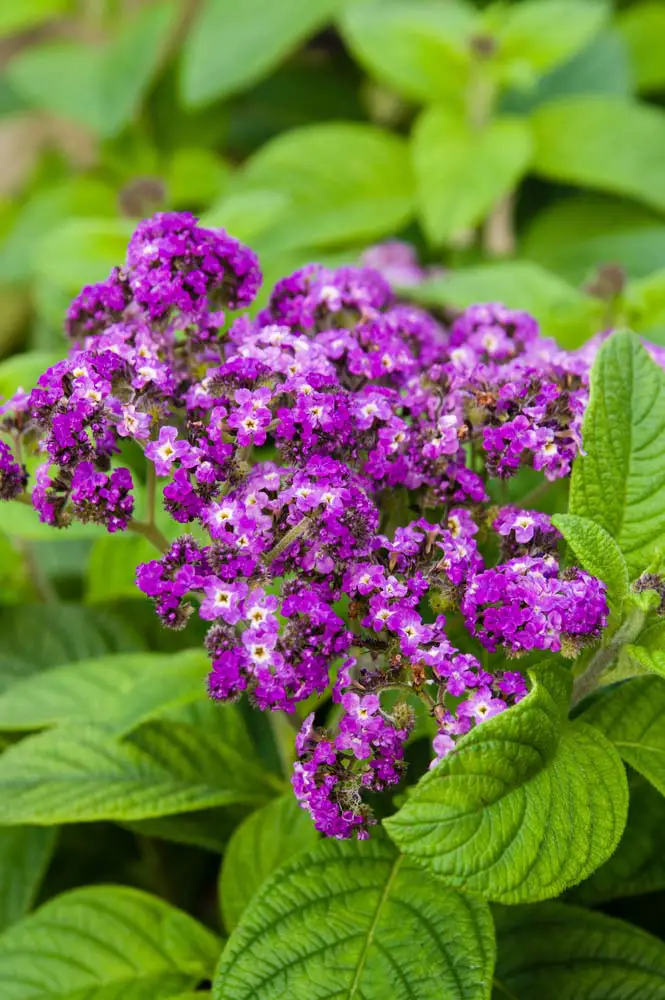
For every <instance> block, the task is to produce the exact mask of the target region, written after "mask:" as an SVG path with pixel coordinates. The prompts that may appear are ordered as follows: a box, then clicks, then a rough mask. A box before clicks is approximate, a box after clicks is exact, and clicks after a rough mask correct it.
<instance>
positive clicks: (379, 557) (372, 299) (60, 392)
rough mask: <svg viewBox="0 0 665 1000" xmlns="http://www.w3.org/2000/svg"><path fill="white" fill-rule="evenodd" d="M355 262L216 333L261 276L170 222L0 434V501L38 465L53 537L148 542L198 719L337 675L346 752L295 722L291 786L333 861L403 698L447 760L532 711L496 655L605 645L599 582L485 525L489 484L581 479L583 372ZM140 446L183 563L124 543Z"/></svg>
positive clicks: (388, 744)
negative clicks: (467, 737) (77, 523)
mask: <svg viewBox="0 0 665 1000" xmlns="http://www.w3.org/2000/svg"><path fill="white" fill-rule="evenodd" d="M398 250H399V252H398ZM365 259H366V262H369V261H374V263H376V264H379V265H380V266H379V270H376V269H374V268H372V267H369V266H361V267H342V268H338V269H336V270H334V269H330V268H325V267H322V266H320V265H316V264H313V265H310V266H308V267H305V268H302V269H301V270H299V271H297V272H296V273H294V274H292V275H289V276H287V277H285V278H284V279H282V280H281V281H279V282H278V283H277V284H276V285H275V287H274V289H272V291H271V293H270V294H269V296H268V297H267V300H266V304H265V306H264V308H263V309H262V310H261V311H259V312H258V313H257V314H256V315H255V316H254V317H252V316H250V315H249V314H248V313H247V312H241V313H240V314H239V315H237V316H235V317H231V316H228V315H226V313H227V312H228V311H229V310H237V309H244V307H246V306H248V305H249V304H250V303H251V302H252V300H253V298H254V297H255V295H256V293H257V290H258V286H259V282H260V274H259V270H258V267H257V262H256V258H255V256H254V254H253V253H252V251H251V250H249V249H248V248H247V247H244V246H242V245H241V244H239V243H238V242H237V241H235V240H234V239H232V238H231V237H230V236H228V235H227V234H226V233H224V232H223V231H221V230H209V229H204V228H203V227H201V226H199V225H198V223H197V221H196V219H195V218H194V217H193V216H191V215H189V214H187V213H181V214H180V213H167V214H158V215H156V216H155V217H153V218H152V219H148V220H147V221H145V222H143V223H141V224H140V225H139V227H138V229H137V231H136V233H135V234H134V236H133V237H132V240H131V242H130V245H129V250H128V254H127V259H126V261H125V263H124V265H123V266H122V267H120V268H116V269H114V271H113V272H112V273H111V275H110V277H109V278H108V279H107V280H106V281H105V282H101V283H99V284H98V285H94V286H89V287H87V288H85V289H84V290H83V292H82V293H81V294H80V295H79V296H78V297H77V299H76V300H75V301H74V303H72V306H71V307H70V309H69V312H68V315H67V329H68V332H69V333H70V336H71V337H72V339H73V341H74V342H75V344H74V346H73V347H72V350H71V351H70V353H69V355H68V357H67V358H66V359H65V360H63V361H61V362H59V363H58V364H56V365H54V366H53V367H52V368H50V369H49V370H48V371H47V372H45V373H44V374H43V375H42V376H41V378H40V379H39V381H38V384H37V386H36V387H35V388H34V389H33V390H32V392H30V393H20V394H17V396H16V397H15V398H14V399H13V400H12V401H10V402H9V403H8V404H7V405H6V406H4V407H3V409H2V411H0V412H1V413H2V414H3V416H2V423H1V424H0V431H2V432H3V433H5V434H6V435H7V437H8V439H9V441H11V443H12V447H13V449H14V451H13V452H12V450H10V448H9V445H8V444H5V443H1V444H0V496H1V497H2V498H4V499H12V498H14V497H16V496H19V495H21V494H23V495H24V496H23V498H24V499H27V496H28V494H26V493H25V490H26V485H27V476H26V474H25V472H24V470H23V468H22V466H21V465H20V464H19V462H17V461H16V459H15V458H14V457H13V455H14V454H16V455H20V456H25V455H29V454H36V455H37V456H38V457H41V464H39V465H38V467H37V469H36V472H35V475H34V482H33V484H32V490H31V493H30V494H29V496H30V498H31V501H32V504H33V506H34V507H35V508H36V510H37V511H38V512H39V515H40V517H41V519H42V520H43V521H45V522H47V523H49V524H53V525H55V526H58V527H65V526H67V525H68V524H69V523H70V522H71V521H72V520H73V519H78V520H81V521H92V522H96V523H101V524H104V525H105V526H106V528H107V529H108V530H109V531H111V532H114V531H121V530H125V529H128V530H132V531H138V532H140V533H141V534H143V535H144V536H145V537H148V538H150V539H152V540H153V541H155V542H156V544H157V545H158V547H159V548H160V549H161V552H160V557H159V558H156V559H154V560H153V561H150V562H146V563H144V564H142V565H141V566H139V568H138V571H137V583H138V586H139V587H140V589H141V590H142V591H143V593H145V594H146V595H147V596H149V597H150V598H151V599H152V600H153V602H154V605H155V610H156V613H157V614H158V616H159V618H160V620H161V621H162V623H163V624H164V625H165V626H167V627H169V628H173V629H180V628H183V627H184V626H185V625H186V624H187V622H188V620H189V619H190V617H191V616H192V615H198V617H199V618H200V619H202V620H203V621H204V622H206V623H207V628H208V632H207V638H206V642H205V645H206V649H207V651H208V653H209V656H210V661H211V667H210V674H209V677H208V689H209V692H210V695H211V697H212V698H214V699H216V700H220V701H231V700H235V699H237V698H239V697H241V696H243V695H246V696H247V697H248V698H249V699H250V701H251V703H252V704H253V705H255V706H256V707H257V708H258V709H261V710H270V711H275V710H281V711H284V712H289V713H293V712H295V710H296V708H297V706H298V705H299V703H302V702H303V701H306V700H307V699H310V698H312V697H316V698H319V699H321V698H324V697H325V695H326V692H328V691H329V690H330V685H331V675H333V674H334V676H335V681H334V684H333V686H332V691H331V696H332V703H333V706H334V708H333V710H332V711H333V715H334V718H335V719H336V726H335V727H331V726H326V725H325V722H326V719H325V717H324V712H325V709H324V707H322V708H320V709H319V710H318V711H317V713H316V717H315V718H314V717H312V716H309V717H308V719H307V721H306V723H305V725H304V726H303V729H302V731H301V733H300V735H299V737H298V740H297V754H298V759H297V762H296V765H295V768H294V774H293V785H294V790H295V792H296V795H297V796H298V798H299V800H300V801H301V803H302V805H303V806H304V807H305V808H307V809H308V810H309V811H310V812H311V814H312V816H313V819H314V822H315V824H316V826H317V828H318V829H320V830H322V831H323V832H325V833H327V834H329V835H332V836H336V837H347V836H351V835H353V836H357V837H365V836H367V831H368V828H369V826H370V825H371V824H372V822H373V820H372V815H371V811H370V809H369V807H368V805H367V802H366V800H365V795H366V794H367V793H373V792H378V791H381V790H383V789H385V788H387V787H389V786H392V785H395V784H396V783H397V782H399V780H400V778H401V776H402V774H403V772H404V768H405V763H404V745H405V742H406V740H407V739H408V737H409V734H410V733H411V731H412V729H413V725H414V717H413V711H412V702H413V701H414V700H415V701H416V702H418V701H419V702H420V703H421V704H422V706H423V708H422V710H423V711H424V712H426V713H428V714H429V715H430V716H431V718H432V719H433V720H434V722H435V724H436V728H437V731H438V734H437V736H436V739H435V741H434V751H435V755H436V756H435V762H436V760H439V759H441V757H442V756H444V755H445V754H446V753H448V752H450V751H451V750H452V749H453V748H454V746H455V743H456V740H457V739H458V738H459V737H460V736H462V735H463V734H464V733H466V732H468V731H469V729H470V728H471V727H472V726H474V725H477V724H480V723H482V722H483V720H485V719H487V718H490V717H491V716H492V715H495V714H496V713H497V712H500V711H504V710H505V709H507V708H509V707H510V706H511V705H513V704H514V703H515V702H516V701H519V699H520V698H522V697H524V695H525V694H526V690H527V689H526V685H525V682H524V680H523V678H522V675H521V674H520V673H519V671H518V670H511V671H506V669H505V664H506V656H510V657H513V658H514V657H517V656H520V655H522V654H523V653H525V652H528V651H530V650H552V651H562V652H564V653H566V654H568V655H572V654H574V653H575V652H576V651H578V650H579V648H580V647H581V645H582V644H583V643H585V642H592V641H595V640H596V639H597V638H598V637H599V634H600V631H601V629H602V628H603V626H604V625H605V623H606V619H607V605H606V600H605V591H604V586H603V584H601V583H600V582H599V581H598V580H595V579H594V578H593V577H591V576H589V575H588V574H586V573H584V572H582V571H581V570H578V569H572V570H565V571H561V570H560V568H559V562H558V552H557V548H558V543H559V540H560V536H559V534H558V532H557V531H556V530H555V529H554V528H553V526H552V524H551V522H550V519H549V518H548V517H547V516H546V515H545V514H542V513H540V512H538V511H530V510H522V509H518V508H515V507H503V508H499V509H497V508H493V507H490V506H489V503H490V494H491V492H492V483H491V480H492V479H496V478H506V477H508V476H516V475H518V473H519V472H520V470H521V469H522V468H524V467H530V468H532V469H536V470H541V471H542V472H543V473H544V476H545V477H546V479H556V478H560V477H562V476H565V475H567V473H568V472H569V471H570V467H571V463H572V461H573V460H574V457H575V455H576V454H577V453H578V451H579V448H580V421H581V417H582V414H583V411H584V407H585V405H586V400H587V394H588V370H589V365H590V361H591V355H590V352H589V351H587V350H585V351H584V352H579V353H577V354H575V353H568V352H564V351H561V350H560V349H559V348H558V347H557V345H556V344H554V343H553V342H551V341H547V340H545V339H543V338H542V337H540V336H539V333H538V328H537V324H536V322H535V320H533V318H532V317H530V316H528V315H527V314H526V313H522V312H517V311H513V310H509V309H506V308H505V307H504V306H501V305H498V304H489V305H482V306H474V307H472V308H471V309H469V310H467V311H466V312H465V313H463V314H462V315H461V316H459V317H458V318H457V319H456V320H455V322H454V323H453V324H452V326H451V327H450V328H447V327H446V326H445V325H444V324H443V323H442V322H440V320H439V319H438V318H437V317H436V316H435V315H433V314H431V313H429V312H427V311H425V310H423V309H421V308H419V307H417V306H413V305H409V304H406V303H404V302H400V301H398V300H397V299H396V296H395V293H394V291H393V289H392V287H391V284H390V281H389V280H387V278H388V277H391V278H392V280H394V281H395V282H396V283H397V284H401V285H408V284H409V283H414V282H415V281H417V280H418V281H419V280H422V278H423V277H425V273H424V272H423V271H422V269H420V270H419V269H418V265H417V261H416V260H415V258H414V257H412V256H411V255H410V254H409V252H407V251H405V250H404V248H403V247H402V248H401V249H399V248H398V247H396V246H394V245H393V246H387V247H383V248H379V249H375V250H374V251H372V252H370V253H368V255H366V258H365ZM400 268H401V271H400ZM400 274H401V277H399V276H398V275H400ZM130 443H131V445H132V447H133V448H134V450H135V452H136V454H137V455H138V454H139V451H138V449H140V450H141V451H142V452H143V455H144V459H145V468H146V470H147V471H146V476H145V478H146V487H147V488H146V491H145V492H146V496H147V498H148V505H149V503H150V498H151V497H155V496H156V497H157V498H158V499H159V501H160V502H161V503H162V504H163V508H164V511H165V512H166V513H167V514H168V515H169V516H170V518H171V519H172V521H173V522H175V524H176V525H182V526H183V528H182V531H183V532H187V533H182V534H181V535H180V537H178V538H177V539H176V541H175V542H173V543H172V544H169V543H168V542H167V541H166V539H165V538H164V537H163V536H162V535H161V533H160V532H159V530H158V528H157V521H156V516H155V515H156V511H155V510H150V509H149V510H148V514H147V520H146V521H137V520H136V519H135V515H134V508H135V502H134V496H133V491H134V486H133V482H132V475H131V474H130V472H129V469H128V468H126V467H124V466H123V465H122V464H121V463H120V456H121V454H123V453H124V452H125V451H126V448H127V445H128V444H130ZM132 467H133V468H137V467H138V466H136V465H135V464H134V463H133V466H132ZM497 539H498V547H499V553H500V554H499V562H498V563H496V559H492V558H490V554H491V553H492V552H496V549H497ZM462 619H463V621H464V623H465V624H466V628H467V629H468V631H469V633H470V634H471V637H472V638H471V639H470V641H469V645H468V646H467V647H466V648H465V644H464V640H463V639H462V640H461V641H460V639H459V634H460V628H461V624H460V623H461V621H462ZM451 626H453V627H454V631H453V628H451ZM452 635H455V636H456V637H457V638H456V640H455V643H453V641H452V639H451V636H452ZM479 646H484V647H485V650H487V651H489V652H490V653H493V652H494V651H495V650H499V649H500V650H501V651H502V655H501V656H499V657H496V660H497V663H496V664H494V663H493V657H492V656H491V655H490V656H487V657H486V660H484V661H483V664H482V665H481V663H480V661H479V660H478V659H477V658H476V656H475V655H473V653H472V652H470V650H473V651H474V652H475V653H477V652H478V650H479ZM459 647H461V648H459ZM388 691H390V694H389V695H388V694H387V693H386V694H384V692H388ZM321 704H323V705H325V702H324V703H321ZM387 706H390V707H387Z"/></svg>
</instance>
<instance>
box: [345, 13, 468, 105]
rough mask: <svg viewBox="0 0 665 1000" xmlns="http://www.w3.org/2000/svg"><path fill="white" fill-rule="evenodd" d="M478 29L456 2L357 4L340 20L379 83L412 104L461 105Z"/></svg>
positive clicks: (353, 47) (349, 41)
mask: <svg viewBox="0 0 665 1000" xmlns="http://www.w3.org/2000/svg"><path fill="white" fill-rule="evenodd" d="M476 26H477V19H476V12H475V11H474V9H473V7H472V6H471V5H470V4H467V3H463V2H459V0H449V2H447V3H445V4H443V3H432V2H431V0H370V2H366V3H363V2H356V3H350V4H349V5H348V7H347V8H346V10H345V12H344V14H343V15H342V18H341V29H342V34H343V36H344V40H345V41H346V43H347V45H348V46H349V48H350V49H351V51H352V52H353V54H354V55H355V57H356V58H357V59H358V60H359V62H360V63H362V65H363V66H365V67H366V68H367V69H368V70H369V71H370V73H372V74H374V76H376V77H377V79H378V80H379V81H380V82H381V83H384V84H386V85H387V86H388V87H390V88H392V89H394V90H396V91H398V92H399V93H401V94H404V95H405V96H406V97H409V98H413V99H414V100H416V101H420V102H428V103H429V102H434V103H436V102H441V103H444V104H450V103H451V102H453V103H457V104H458V105H460V106H461V105H462V103H463V94H464V83H465V81H468V79H469V76H470V72H471V62H472V60H471V47H470V44H469V43H470V41H471V38H472V37H473V33H474V31H475V29H476Z"/></svg>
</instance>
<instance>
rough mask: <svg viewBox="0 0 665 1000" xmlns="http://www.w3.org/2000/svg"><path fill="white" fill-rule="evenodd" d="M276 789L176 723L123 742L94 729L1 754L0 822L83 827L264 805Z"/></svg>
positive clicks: (221, 747)
mask: <svg viewBox="0 0 665 1000" xmlns="http://www.w3.org/2000/svg"><path fill="white" fill-rule="evenodd" d="M282 787H283V786H282V783H281V782H279V781H278V780H277V779H276V778H274V777H273V776H271V775H267V774H264V772H263V770H262V769H261V767H260V766H259V765H258V764H257V763H256V762H255V761H254V760H252V759H251V758H249V757H248V756H247V754H246V753H243V752H242V750H241V748H238V747H237V746H236V745H235V743H234V742H233V740H232V739H231V740H229V742H228V743H225V742H222V741H221V740H220V739H219V737H218V736H215V737H213V736H211V735H210V734H209V733H206V732H202V731H198V730H196V729H194V728H192V727H190V726H186V725H182V724H180V725H179V724H177V723H175V722H166V721H160V722H148V723H146V724H145V725H143V726H141V728H140V729H138V730H136V732H134V733H132V734H131V735H130V736H127V737H126V738H124V739H122V740H121V739H116V738H114V736H113V734H112V733H111V732H109V731H108V730H105V729H103V728H102V727H95V726H92V725H88V726H83V725H77V726H75V727H71V728H70V727H64V726H62V727H60V726H58V727H56V728H55V729H51V730H49V731H48V732H45V733H40V734H39V735H38V736H29V737H27V738H26V739H24V740H22V742H20V743H16V744H14V745H12V746H10V747H9V748H8V749H7V750H6V751H5V752H4V753H3V754H2V756H0V823H4V824H6V825H14V824H16V823H34V824H37V825H44V826H49V825H52V824H54V823H85V822H92V821H93V820H100V819H109V820H135V819H149V818H151V817H154V816H168V815H172V814H175V813H181V812H189V811H191V810H195V809H208V808H210V807H212V806H220V805H228V804H233V803H248V804H253V805H263V804H264V803H265V802H267V800H268V799H269V798H271V796H272V795H273V794H274V791H275V789H279V790H281V789H282Z"/></svg>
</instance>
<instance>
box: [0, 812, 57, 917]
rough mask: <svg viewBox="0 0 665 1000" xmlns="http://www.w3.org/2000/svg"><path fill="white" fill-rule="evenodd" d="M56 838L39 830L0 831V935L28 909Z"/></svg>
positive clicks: (9, 829) (44, 829)
mask: <svg viewBox="0 0 665 1000" xmlns="http://www.w3.org/2000/svg"><path fill="white" fill-rule="evenodd" d="M56 835H57V834H56V831H55V830H52V829H48V828H45V827H39V826H15V827H11V828H7V829H0V932H2V931H4V930H5V929H6V928H7V927H9V925H10V924H13V923H15V922H16V921H17V920H18V919H20V917H22V916H23V915H24V914H25V913H27V911H28V910H29V909H30V907H31V906H32V904H33V902H34V899H35V896H36V895H37V890H38V889H39V885H40V883H41V880H42V878H43V876H44V873H45V871H46V868H47V866H48V863H49V861H50V859H51V855H52V853H53V849H54V847H55V840H56Z"/></svg>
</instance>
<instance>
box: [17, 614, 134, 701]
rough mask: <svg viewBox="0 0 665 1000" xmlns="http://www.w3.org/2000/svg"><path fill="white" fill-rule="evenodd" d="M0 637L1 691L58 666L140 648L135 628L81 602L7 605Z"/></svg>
mask: <svg viewBox="0 0 665 1000" xmlns="http://www.w3.org/2000/svg"><path fill="white" fill-rule="evenodd" d="M0 635H1V636H2V648H1V649H0V665H1V666H2V669H1V670H0V690H4V689H5V688H7V687H9V686H10V685H11V684H13V683H14V682H15V681H16V680H18V679H19V678H21V677H27V676H30V675H32V674H36V673H38V672H39V671H41V670H44V669H45V668H47V667H54V666H56V665H57V664H61V663H72V662H74V661H77V660H86V659H89V658H91V657H101V656H104V655H106V654H107V653H121V652H126V651H129V650H135V649H137V648H140V639H139V636H138V635H137V634H136V633H134V632H133V630H132V629H130V628H127V627H125V626H123V625H121V624H120V622H119V621H117V620H116V619H115V618H113V617H112V616H111V615H108V614H106V613H105V612H103V611H97V610H93V609H92V608H85V607H83V606H81V605H78V604H49V605H44V604H33V605H30V604H25V605H21V606H19V607H15V608H6V609H4V610H2V611H0ZM10 660H11V661H13V662H14V666H13V667H12V665H11V663H10V662H9V661H10Z"/></svg>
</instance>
